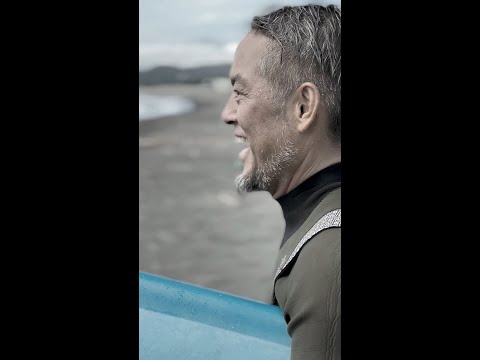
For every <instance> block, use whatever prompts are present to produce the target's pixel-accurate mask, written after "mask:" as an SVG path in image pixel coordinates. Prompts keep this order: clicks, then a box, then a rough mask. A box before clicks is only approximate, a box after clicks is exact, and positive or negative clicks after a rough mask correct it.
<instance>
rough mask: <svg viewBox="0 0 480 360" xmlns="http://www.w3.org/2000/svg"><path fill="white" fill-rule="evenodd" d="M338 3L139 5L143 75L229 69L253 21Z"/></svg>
mask: <svg viewBox="0 0 480 360" xmlns="http://www.w3.org/2000/svg"><path fill="white" fill-rule="evenodd" d="M309 3H311V4H321V5H326V4H335V5H340V0H330V1H313V0H312V1H308V0H307V1H300V0H290V1H283V0H277V1H275V0H273V1H272V0H241V1H240V0H176V1H174V0H140V5H139V7H140V29H139V36H140V38H139V40H140V49H139V62H140V69H148V68H151V67H154V66H157V65H175V66H179V67H192V66H199V65H212V64H220V63H229V62H231V61H232V60H233V54H234V52H235V49H236V46H237V44H238V42H239V41H240V40H241V39H242V38H243V37H244V35H245V34H246V33H247V32H248V30H249V29H250V21H251V20H252V18H253V16H255V15H264V14H266V13H267V12H270V11H271V10H272V9H277V8H280V7H282V6H286V5H291V6H294V5H305V4H309Z"/></svg>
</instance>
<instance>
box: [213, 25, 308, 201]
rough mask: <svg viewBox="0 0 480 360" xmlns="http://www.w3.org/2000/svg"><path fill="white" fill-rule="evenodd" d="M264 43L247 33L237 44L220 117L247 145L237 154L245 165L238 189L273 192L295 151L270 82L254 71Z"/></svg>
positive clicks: (291, 160)
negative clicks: (232, 126) (225, 99)
mask: <svg viewBox="0 0 480 360" xmlns="http://www.w3.org/2000/svg"><path fill="white" fill-rule="evenodd" d="M267 43H268V39H267V38H266V37H264V36H262V35H255V34H253V33H249V34H248V35H247V36H246V37H245V38H244V39H243V40H242V42H241V43H240V44H239V46H238V48H237V51H236V53H235V58H234V61H233V64H232V68H231V70H230V78H231V80H232V84H233V92H232V94H231V96H230V98H229V100H228V101H227V104H226V105H225V108H224V109H223V111H222V117H223V119H224V121H225V122H226V123H227V124H231V125H234V127H235V129H234V135H235V137H236V140H237V141H238V142H246V145H247V147H246V148H245V149H243V150H242V151H241V152H240V153H239V158H240V160H241V161H242V162H243V165H244V167H243V172H242V173H241V174H240V175H238V176H237V178H236V185H237V188H238V189H239V190H240V191H254V190H266V191H269V192H270V193H271V194H272V195H273V193H274V191H275V189H276V187H277V185H278V182H279V181H280V180H281V179H282V178H284V177H285V176H286V173H287V170H288V166H289V165H290V164H291V163H293V162H294V158H295V155H296V153H297V152H298V151H297V150H296V149H295V147H294V146H293V136H292V132H291V130H290V127H289V124H288V121H287V118H285V117H284V116H282V115H281V113H282V112H281V109H276V108H275V107H274V106H273V101H272V100H273V98H272V95H273V91H272V87H271V85H270V84H269V82H268V81H267V80H266V79H264V78H262V77H261V76H259V75H258V74H257V73H256V70H255V69H256V66H257V65H258V63H259V61H260V59H261V58H262V57H263V56H264V55H265V53H266V51H267Z"/></svg>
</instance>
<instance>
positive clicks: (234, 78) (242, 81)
mask: <svg viewBox="0 0 480 360" xmlns="http://www.w3.org/2000/svg"><path fill="white" fill-rule="evenodd" d="M230 81H231V83H232V86H234V85H235V83H239V84H240V85H243V86H247V84H248V82H247V80H245V78H244V77H242V75H240V74H235V75H233V76H231V77H230Z"/></svg>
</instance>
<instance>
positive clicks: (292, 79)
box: [251, 5, 341, 144]
mask: <svg viewBox="0 0 480 360" xmlns="http://www.w3.org/2000/svg"><path fill="white" fill-rule="evenodd" d="M340 19H341V12H340V9H339V8H338V7H336V6H334V5H329V6H327V7H324V6H320V5H306V6H294V7H290V6H286V7H283V8H281V9H279V10H277V11H274V12H272V13H270V14H268V15H264V16H255V17H254V18H253V21H252V23H251V28H252V32H254V33H259V34H262V35H264V36H266V37H268V38H269V39H271V41H270V42H269V48H268V51H267V55H265V56H264V58H263V59H262V60H261V61H260V62H259V64H258V67H257V71H258V73H259V75H260V76H263V77H264V78H266V79H267V80H268V81H269V82H270V83H271V84H272V87H273V91H274V105H275V106H277V107H278V108H282V109H283V108H284V104H285V101H286V99H287V98H288V97H289V96H290V95H291V94H292V92H293V91H294V90H296V89H297V88H298V87H299V86H300V85H301V84H302V83H304V82H312V83H314V84H315V85H316V86H317V87H318V88H319V90H320V93H321V94H322V99H323V101H324V103H325V105H326V107H327V110H328V115H329V128H330V135H331V138H332V140H333V141H334V142H336V143H338V144H340V143H341V112H340V103H341V68H340V60H341V53H340V47H341V39H340V32H341V31H340V30H341V24H340ZM282 111H283V110H282Z"/></svg>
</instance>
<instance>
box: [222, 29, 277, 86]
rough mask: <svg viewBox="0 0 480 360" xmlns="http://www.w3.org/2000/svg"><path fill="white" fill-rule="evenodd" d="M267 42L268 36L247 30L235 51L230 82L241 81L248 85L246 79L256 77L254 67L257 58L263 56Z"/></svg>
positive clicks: (257, 60)
mask: <svg viewBox="0 0 480 360" xmlns="http://www.w3.org/2000/svg"><path fill="white" fill-rule="evenodd" d="M267 44H268V38H267V37H265V36H263V35H258V34H255V33H252V32H249V33H248V34H247V35H246V36H245V38H244V39H243V40H242V41H241V42H240V44H239V45H238V47H237V51H236V52H235V57H234V59H233V64H232V68H231V70H230V79H231V80H232V83H234V82H235V83H237V82H238V83H243V84H242V85H246V86H248V85H249V84H248V81H249V80H251V79H252V78H254V77H256V75H255V68H256V66H257V64H258V62H259V60H260V59H261V58H262V57H263V56H264V54H265V52H266V49H267Z"/></svg>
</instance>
